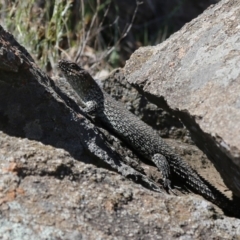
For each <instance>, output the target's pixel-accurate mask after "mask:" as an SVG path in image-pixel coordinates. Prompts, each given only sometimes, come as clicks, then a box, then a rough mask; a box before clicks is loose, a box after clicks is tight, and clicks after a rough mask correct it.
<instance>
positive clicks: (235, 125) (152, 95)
mask: <svg viewBox="0 0 240 240" xmlns="http://www.w3.org/2000/svg"><path fill="white" fill-rule="evenodd" d="M239 22H240V4H239V1H231V0H224V1H221V2H219V3H218V4H216V5H214V6H212V7H210V8H209V9H208V10H206V11H205V12H204V13H203V14H202V15H200V16H199V17H198V18H196V19H194V20H193V21H191V22H190V23H188V24H186V25H185V26H184V27H183V28H182V29H181V30H180V31H179V32H177V33H175V34H173V35H172V36H171V37H170V38H169V39H168V40H167V41H165V42H164V43H162V44H160V45H158V46H155V47H145V48H140V49H139V50H137V51H136V52H135V53H134V54H133V55H132V56H131V59H130V60H129V61H128V62H127V64H126V66H125V69H124V70H125V75H126V76H128V79H127V80H128V82H129V83H131V84H133V85H134V86H135V87H137V88H138V90H139V91H141V92H142V93H144V95H145V96H146V97H147V98H148V99H149V100H150V101H151V102H153V103H155V104H156V105H157V106H159V107H162V108H164V109H167V110H168V111H170V112H171V113H172V114H173V115H175V116H176V117H178V118H179V119H180V120H181V121H182V122H183V124H184V125H185V126H186V127H187V129H188V130H189V131H190V133H191V136H192V138H193V140H194V141H195V143H196V144H197V146H198V147H199V148H200V149H202V150H203V151H204V152H205V153H206V154H207V155H208V157H209V158H210V159H211V160H212V162H213V163H214V165H215V166H216V168H217V170H218V171H219V172H220V174H221V176H222V177H223V179H224V182H225V183H226V185H227V186H228V187H229V188H230V189H231V190H232V191H233V193H234V195H235V196H238V197H240V147H239V146H240V134H239V133H240V131H239V129H240V107H239V106H240V98H239V92H240V68H239V63H240V55H239V52H240V38H239Z"/></svg>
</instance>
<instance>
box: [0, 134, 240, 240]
mask: <svg viewBox="0 0 240 240" xmlns="http://www.w3.org/2000/svg"><path fill="white" fill-rule="evenodd" d="M0 145H1V149H0V213H1V214H0V223H1V225H0V226H1V227H0V236H1V239H129V238H131V239H162V238H165V239H174V238H178V239H179V238H183V239H186V238H189V239H197V238H206V237H207V238H225V239H232V238H234V237H239V236H240V228H239V226H240V220H238V219H234V218H228V217H224V216H222V215H221V214H219V213H216V212H215V210H214V208H213V206H212V204H210V203H209V202H207V201H205V200H202V199H200V198H199V197H196V196H194V195H192V196H188V195H185V196H179V197H177V196H171V195H165V194H159V193H156V192H153V191H150V190H147V189H146V188H144V187H142V186H141V185H139V184H135V183H133V182H131V181H129V180H127V179H126V178H125V177H123V176H121V175H119V174H117V173H114V172H112V171H109V170H107V169H103V168H97V167H96V166H94V165H92V164H85V163H84V162H81V161H78V160H76V159H74V158H73V157H72V156H71V154H70V153H69V152H68V151H66V150H64V149H60V148H56V147H54V146H50V145H46V144H43V143H41V142H39V141H35V140H29V139H27V138H19V137H14V136H9V135H7V134H6V133H3V132H1V131H0Z"/></svg>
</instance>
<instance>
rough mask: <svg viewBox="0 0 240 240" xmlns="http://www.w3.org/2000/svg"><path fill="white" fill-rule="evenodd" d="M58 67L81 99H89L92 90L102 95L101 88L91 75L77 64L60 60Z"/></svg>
mask: <svg viewBox="0 0 240 240" xmlns="http://www.w3.org/2000/svg"><path fill="white" fill-rule="evenodd" d="M58 67H59V68H60V70H61V72H62V73H63V74H64V76H65V78H66V80H67V81H68V82H69V83H70V85H71V86H72V87H73V89H74V90H75V91H76V92H77V93H78V95H79V96H80V97H81V98H82V99H83V100H84V99H89V98H90V97H91V95H93V94H92V92H96V93H97V94H98V95H99V96H101V95H102V94H101V89H100V88H99V86H98V85H97V83H96V82H95V81H94V79H93V78H92V77H91V75H90V74H89V73H88V72H87V71H86V70H84V69H83V68H81V67H80V66H79V65H78V64H76V63H74V62H71V61H67V60H60V61H59V62H58ZM89 96H90V97H89Z"/></svg>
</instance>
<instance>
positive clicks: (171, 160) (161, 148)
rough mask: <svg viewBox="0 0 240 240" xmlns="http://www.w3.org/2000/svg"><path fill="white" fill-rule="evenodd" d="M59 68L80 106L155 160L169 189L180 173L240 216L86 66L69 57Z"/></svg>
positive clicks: (188, 183)
mask: <svg viewBox="0 0 240 240" xmlns="http://www.w3.org/2000/svg"><path fill="white" fill-rule="evenodd" d="M58 67H59V69H60V70H61V72H62V73H63V75H64V77H65V78H66V80H67V81H68V82H69V83H70V85H71V86H72V88H73V89H74V90H75V92H76V93H77V94H78V96H79V97H80V100H81V102H80V104H79V105H81V106H79V107H80V109H81V110H82V111H83V112H84V113H86V114H89V115H92V116H95V117H96V118H97V119H99V120H100V122H101V123H102V124H103V125H104V126H105V127H106V128H107V129H109V130H112V131H113V132H114V133H115V134H116V135H117V136H118V137H119V138H120V139H122V140H123V141H125V142H126V143H127V144H129V145H130V146H131V147H132V148H133V149H134V150H135V151H136V152H137V153H138V154H139V155H141V156H142V157H144V158H146V159H147V160H149V161H151V162H153V163H154V164H155V166H156V167H157V168H158V170H159V171H160V173H161V174H162V179H163V187H164V188H165V190H166V191H171V190H172V187H171V177H173V176H177V177H178V178H179V179H181V181H182V182H184V185H185V186H187V187H188V188H189V189H190V190H192V191H193V192H196V193H198V194H200V195H202V196H203V197H204V198H205V199H207V200H209V201H210V202H212V203H214V204H215V205H217V206H218V207H220V208H221V209H222V210H223V211H224V212H225V213H226V214H228V215H229V216H237V217H240V208H239V207H237V206H236V205H235V204H233V203H232V201H231V200H230V199H229V198H227V197H226V196H225V195H224V194H223V193H221V192H220V191H219V190H218V189H217V188H215V187H214V186H213V185H211V184H210V183H209V182H208V181H207V180H205V179H204V178H203V177H202V176H201V175H200V174H198V173H197V172H196V171H195V170H194V169H193V168H192V167H191V166H190V165H189V164H188V163H187V162H186V161H184V159H182V157H180V156H179V155H178V154H177V153H175V152H174V150H173V149H172V148H171V147H170V146H169V145H168V144H167V143H166V142H165V141H164V140H163V139H162V138H161V137H160V136H159V135H158V134H157V133H156V131H154V130H153V129H152V128H151V127H150V126H149V125H147V124H146V123H144V122H143V121H141V120H140V119H139V118H138V117H137V116H135V115H134V114H133V113H131V112H130V111H128V110H127V109H126V107H125V106H124V104H122V103H120V102H118V101H116V100H114V99H113V98H112V97H111V96H110V95H108V94H107V93H106V92H104V90H103V89H101V87H100V86H99V85H98V84H97V82H96V81H95V80H94V79H93V78H92V76H91V75H90V74H89V73H88V72H87V71H86V70H85V69H83V68H82V67H81V66H79V65H78V64H76V63H74V62H72V61H68V60H60V61H59V63H58Z"/></svg>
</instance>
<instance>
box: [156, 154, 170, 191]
mask: <svg viewBox="0 0 240 240" xmlns="http://www.w3.org/2000/svg"><path fill="white" fill-rule="evenodd" d="M152 161H153V162H154V163H155V165H156V166H157V168H158V170H159V171H160V172H161V174H162V178H163V187H164V189H165V190H166V191H170V192H173V193H174V191H173V190H172V188H171V180H170V166H169V164H168V161H167V159H166V158H165V157H164V156H163V155H162V154H160V153H156V154H154V155H153V157H152ZM174 194H175V193H174Z"/></svg>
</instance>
